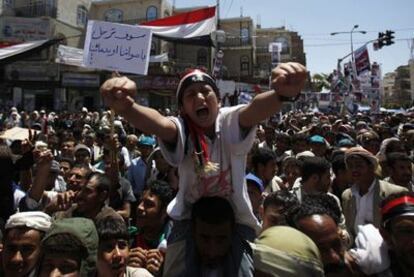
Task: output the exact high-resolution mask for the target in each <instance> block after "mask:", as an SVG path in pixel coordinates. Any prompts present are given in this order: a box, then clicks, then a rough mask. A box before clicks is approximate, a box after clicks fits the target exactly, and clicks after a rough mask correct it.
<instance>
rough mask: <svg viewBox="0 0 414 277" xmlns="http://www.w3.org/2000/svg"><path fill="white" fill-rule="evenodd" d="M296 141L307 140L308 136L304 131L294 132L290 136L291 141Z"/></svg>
mask: <svg viewBox="0 0 414 277" xmlns="http://www.w3.org/2000/svg"><path fill="white" fill-rule="evenodd" d="M298 141H305V142H306V143H307V142H308V136H307V135H306V134H305V133H296V134H294V135H293V136H292V138H291V142H292V144H294V143H296V142H298Z"/></svg>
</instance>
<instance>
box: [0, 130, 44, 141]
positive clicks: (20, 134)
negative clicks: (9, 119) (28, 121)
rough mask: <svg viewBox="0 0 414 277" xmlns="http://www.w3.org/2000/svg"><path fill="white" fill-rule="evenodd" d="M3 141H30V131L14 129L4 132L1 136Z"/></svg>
mask: <svg viewBox="0 0 414 277" xmlns="http://www.w3.org/2000/svg"><path fill="white" fill-rule="evenodd" d="M32 132H33V133H39V131H35V130H32ZM0 138H1V139H9V140H25V139H29V129H26V128H20V127H13V128H11V129H8V130H6V131H4V132H3V133H2V134H0Z"/></svg>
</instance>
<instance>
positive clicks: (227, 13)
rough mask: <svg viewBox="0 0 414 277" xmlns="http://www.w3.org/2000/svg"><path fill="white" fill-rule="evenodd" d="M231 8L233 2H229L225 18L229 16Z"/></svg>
mask: <svg viewBox="0 0 414 277" xmlns="http://www.w3.org/2000/svg"><path fill="white" fill-rule="evenodd" d="M232 6H233V0H231V2H230V6H229V8H228V9H227V12H226V17H227V16H228V15H229V12H230V10H231V7H232Z"/></svg>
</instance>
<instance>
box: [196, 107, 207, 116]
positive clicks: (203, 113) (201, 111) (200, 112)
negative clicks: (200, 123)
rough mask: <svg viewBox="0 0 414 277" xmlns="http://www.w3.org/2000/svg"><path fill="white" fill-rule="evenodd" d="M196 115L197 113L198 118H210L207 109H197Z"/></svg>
mask: <svg viewBox="0 0 414 277" xmlns="http://www.w3.org/2000/svg"><path fill="white" fill-rule="evenodd" d="M196 113H197V116H198V117H200V118H205V117H207V116H208V113H209V112H208V108H207V107H201V108H198V109H197V111H196Z"/></svg>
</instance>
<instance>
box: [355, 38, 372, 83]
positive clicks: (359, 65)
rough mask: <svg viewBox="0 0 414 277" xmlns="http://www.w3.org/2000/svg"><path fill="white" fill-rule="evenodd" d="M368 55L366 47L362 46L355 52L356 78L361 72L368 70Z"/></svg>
mask: <svg viewBox="0 0 414 277" xmlns="http://www.w3.org/2000/svg"><path fill="white" fill-rule="evenodd" d="M370 65H371V64H370V62H369V54H368V48H367V46H366V45H365V46H362V47H360V48H358V49H357V50H356V51H355V68H356V72H357V76H359V75H360V74H361V73H362V72H364V71H367V70H370V69H371V67H370Z"/></svg>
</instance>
